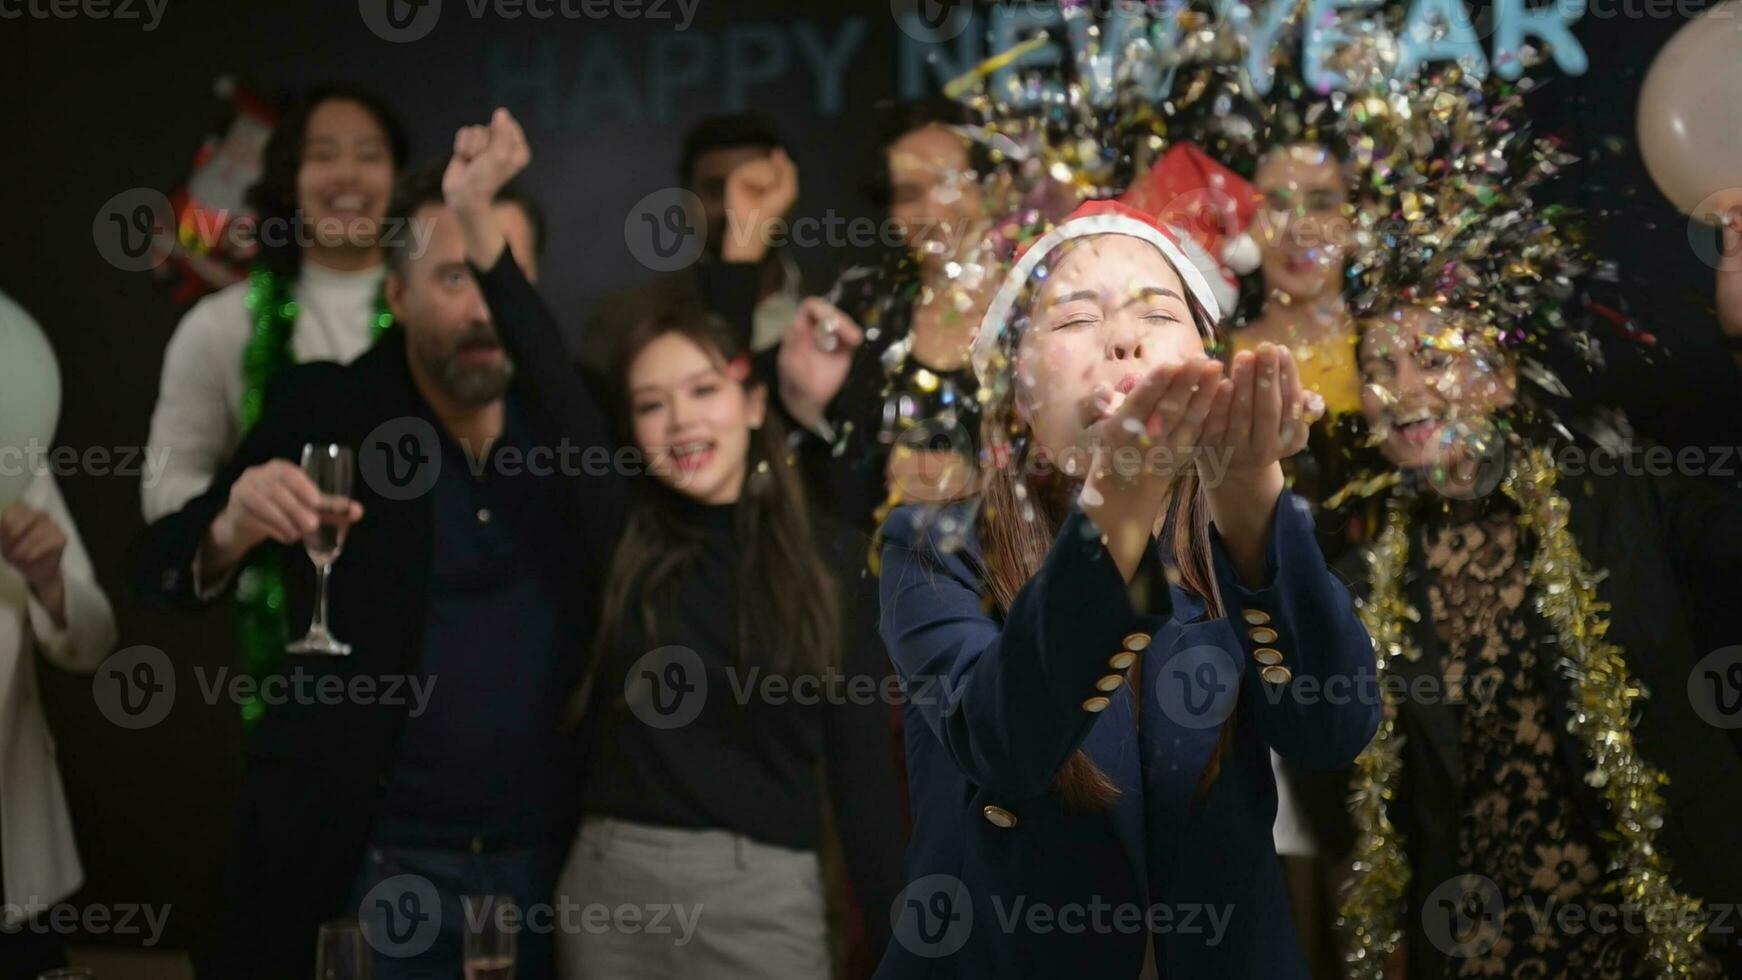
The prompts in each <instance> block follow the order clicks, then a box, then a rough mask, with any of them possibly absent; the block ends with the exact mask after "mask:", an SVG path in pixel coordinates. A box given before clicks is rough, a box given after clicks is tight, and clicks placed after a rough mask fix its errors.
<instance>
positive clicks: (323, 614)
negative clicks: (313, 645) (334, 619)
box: [309, 562, 333, 636]
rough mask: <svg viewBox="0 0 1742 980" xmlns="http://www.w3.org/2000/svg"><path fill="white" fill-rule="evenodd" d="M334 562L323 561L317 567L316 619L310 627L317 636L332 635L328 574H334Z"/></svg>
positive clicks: (310, 630) (311, 631)
mask: <svg viewBox="0 0 1742 980" xmlns="http://www.w3.org/2000/svg"><path fill="white" fill-rule="evenodd" d="M332 571H333V566H332V563H330V562H327V563H323V564H322V565H321V566H320V567H319V568H317V569H315V619H314V624H313V625H311V626H310V627H309V632H310V633H313V634H315V635H317V636H331V635H332V634H330V633H328V632H327V576H328V575H330V574H332Z"/></svg>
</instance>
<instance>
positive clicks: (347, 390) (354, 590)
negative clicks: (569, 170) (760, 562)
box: [138, 173, 621, 980]
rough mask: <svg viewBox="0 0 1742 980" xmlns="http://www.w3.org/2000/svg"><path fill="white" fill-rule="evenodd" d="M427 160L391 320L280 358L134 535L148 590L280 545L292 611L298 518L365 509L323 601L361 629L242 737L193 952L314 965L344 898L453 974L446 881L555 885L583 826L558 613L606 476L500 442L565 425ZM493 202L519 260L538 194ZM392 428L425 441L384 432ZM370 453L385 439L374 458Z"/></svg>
mask: <svg viewBox="0 0 1742 980" xmlns="http://www.w3.org/2000/svg"><path fill="white" fill-rule="evenodd" d="M439 177H440V174H439V173H428V174H420V175H413V176H411V177H408V178H407V179H406V180H405V181H404V182H403V183H402V184H401V185H400V187H399V188H398V190H397V193H396V199H395V203H394V205H393V210H392V212H391V213H392V214H393V215H395V216H398V217H400V218H402V219H404V220H405V221H407V222H415V223H416V226H417V227H419V229H420V231H421V230H425V229H426V230H427V231H428V238H427V241H424V242H421V243H420V244H422V245H423V248H422V249H421V251H418V252H416V253H415V254H414V252H413V250H412V249H411V248H408V247H403V246H405V245H409V244H411V243H409V242H407V243H396V244H398V245H400V246H401V247H395V248H392V249H390V250H389V252H388V257H389V270H388V277H387V289H386V296H387V300H388V303H389V305H390V306H391V308H392V311H393V314H394V318H395V322H396V325H395V326H394V327H392V328H390V329H389V330H388V331H387V332H386V333H385V334H384V335H383V336H382V338H381V340H380V341H379V343H377V344H376V346H375V347H374V348H373V349H372V350H370V351H369V352H367V353H365V354H364V355H363V356H362V357H361V358H359V359H358V360H357V361H355V362H354V363H352V364H351V365H348V366H340V365H336V364H330V363H315V364H308V365H301V366H298V367H295V368H292V369H290V370H289V371H287V372H286V373H285V374H284V375H283V376H282V377H281V378H280V379H279V380H278V381H277V382H275V384H274V386H273V388H272V389H271V390H270V391H269V394H268V401H267V405H266V409H265V411H264V412H263V414H262V417H261V419H260V422H259V424H258V425H257V426H256V427H255V428H254V429H253V430H252V431H251V432H250V434H249V435H248V437H247V438H246V439H245V440H244V441H243V443H242V444H241V446H240V447H239V448H238V450H237V452H236V453H235V455H234V457H233V458H232V460H231V461H230V462H229V463H228V464H227V465H226V467H225V469H224V470H223V471H221V472H220V473H219V475H218V476H217V478H216V479H215V480H214V482H213V483H212V485H211V487H210V488H209V489H208V490H207V491H206V492H205V493H203V494H202V495H200V496H199V497H196V498H195V499H194V500H192V501H191V502H189V503H188V504H187V505H186V506H184V507H183V508H182V509H181V510H180V511H179V512H177V513H174V514H171V515H169V516H167V517H165V518H163V519H162V520H160V521H158V522H156V523H155V524H153V525H152V526H151V527H150V528H149V529H148V531H147V532H146V535H145V538H144V540H143V541H142V545H141V549H140V553H139V563H140V564H139V569H138V577H139V588H140V590H141V592H142V593H143V596H144V598H145V599H146V600H147V601H148V602H150V603H152V604H155V605H160V606H182V607H196V608H197V607H201V606H204V605H207V604H209V603H210V602H212V601H213V600H215V599H217V598H219V597H220V596H221V595H223V594H224V593H225V592H227V591H229V590H230V587H231V583H232V581H233V578H234V573H235V571H236V570H237V569H238V568H239V567H241V566H242V564H243V563H244V562H245V560H246V559H247V558H248V557H249V556H250V555H252V554H255V553H257V552H259V551H262V550H264V549H279V550H281V551H282V553H283V560H284V563H285V565H284V567H285V569H286V580H287V581H286V584H287V592H288V593H289V600H288V602H287V606H288V613H289V615H290V616H291V617H292V622H296V623H303V622H307V621H308V620H309V613H310V606H311V603H310V601H309V596H310V593H311V591H312V590H311V588H310V583H311V582H312V581H313V579H314V577H315V573H314V567H313V566H312V565H311V564H310V563H309V561H308V560H307V557H306V555H305V554H304V550H303V547H302V542H303V538H304V535H305V534H309V533H312V532H313V531H314V529H315V528H316V527H318V526H319V523H320V522H321V521H323V520H325V521H329V522H330V521H341V522H345V523H348V524H352V523H354V526H351V527H350V528H349V530H348V532H347V537H346V538H345V540H344V551H343V555H342V557H341V558H340V559H339V560H338V561H337V562H335V563H334V564H333V566H332V573H331V594H330V601H329V603H328V605H329V609H330V612H329V617H330V619H329V621H330V624H331V631H332V633H333V634H334V635H335V636H337V637H339V638H340V639H342V640H343V641H346V642H348V643H349V644H350V646H351V652H350V654H349V655H346V656H327V655H318V654H299V653H291V654H287V656H286V658H285V662H284V665H283V667H282V670H281V676H280V677H279V680H282V681H284V682H285V684H284V686H282V687H280V688H279V689H280V690H283V691H287V692H290V695H289V696H288V697H287V698H286V699H285V702H284V703H282V704H276V705H274V706H273V708H272V710H270V711H269V712H267V714H266V715H265V717H264V718H263V719H262V720H261V722H260V724H259V726H258V727H257V728H256V729H255V730H254V731H253V732H252V733H251V736H250V738H249V741H248V744H247V753H248V758H247V765H246V770H245V773H244V776H243V785H242V789H241V797H240V801H239V810H238V816H237V819H236V822H235V830H234V836H233V838H232V840H231V842H230V847H229V852H228V855H227V857H226V859H225V862H224V872H223V874H224V884H223V892H222V894H223V896H224V897H223V901H222V903H221V906H222V909H223V912H222V913H221V915H222V920H221V923H220V928H219V936H218V948H217V949H216V950H215V951H214V952H213V953H212V955H211V956H210V958H209V959H205V960H203V961H202V963H201V975H202V976H210V977H221V978H224V980H235V978H253V977H268V978H280V977H286V976H308V975H309V974H310V973H311V972H312V969H313V963H312V960H313V958H314V950H315V940H316V933H317V929H318V927H319V925H320V924H321V923H323V922H325V921H327V920H329V919H334V918H338V917H341V916H343V917H347V918H350V919H352V920H353V921H356V920H358V919H359V918H360V919H361V921H362V925H363V928H364V932H365V936H366V938H367V939H368V940H369V943H370V944H371V946H372V947H373V948H374V950H375V951H376V956H375V976H377V977H388V978H391V977H404V976H419V977H424V976H436V975H443V976H455V977H457V976H458V975H459V973H458V971H459V962H460V955H461V936H462V934H463V932H464V930H465V928H466V922H467V917H466V910H465V909H464V908H463V907H462V904H461V897H462V896H466V895H506V896H509V897H511V898H512V899H513V900H514V901H515V902H516V903H518V904H520V905H522V906H523V907H524V906H531V905H534V904H542V903H547V902H548V901H549V897H550V895H549V892H550V886H551V884H552V881H553V879H554V875H555V871H556V868H557V857H556V856H557V854H558V853H560V852H559V850H558V847H559V842H560V841H562V840H564V839H566V837H567V836H568V835H569V833H570V830H571V828H572V826H573V822H574V819H575V814H576V808H575V805H574V803H573V801H572V794H571V793H570V791H569V789H568V784H569V780H568V778H567V776H568V774H569V772H570V771H571V770H572V766H571V765H569V764H567V763H565V762H563V761H561V760H562V759H563V758H564V755H563V747H564V745H565V742H564V741H563V739H562V738H561V737H560V732H561V726H560V720H561V712H562V708H563V697H562V693H561V692H563V691H564V690H566V689H567V687H568V686H570V685H571V684H572V683H573V681H574V679H575V678H576V677H578V676H579V673H580V664H581V661H580V658H579V657H578V656H577V653H576V651H575V637H577V636H584V635H586V634H587V633H588V632H590V630H591V628H592V625H593V617H592V614H591V610H590V607H589V606H588V605H587V604H586V603H582V602H575V601H574V597H575V596H577V595H590V594H593V593H595V592H596V583H597V582H598V581H600V579H601V578H602V572H603V566H604V563H605V559H606V558H607V557H608V550H607V547H608V540H609V539H608V532H607V531H606V530H603V529H611V530H614V529H615V528H616V526H617V525H618V523H619V522H620V518H619V516H618V515H619V514H620V512H621V507H620V501H618V500H616V499H614V498H612V497H611V495H610V494H611V487H609V486H605V487H597V488H595V493H594V494H593V495H592V496H591V499H590V500H589V504H588V507H587V508H586V509H585V510H581V509H579V508H575V507H573V506H572V499H573V498H572V497H571V496H570V495H568V494H567V493H565V492H564V491H563V485H562V484H561V483H559V482H558V481H556V480H549V479H539V478H538V477H537V474H535V473H534V472H532V471H531V470H530V469H529V468H526V467H515V466H509V465H507V462H506V461H507V459H508V458H509V457H510V455H511V454H512V455H518V456H519V457H520V458H525V456H526V454H527V452H528V450H529V448H530V447H533V446H539V445H554V444H555V438H554V435H553V433H552V432H551V431H550V430H549V427H548V426H546V425H545V424H544V423H543V421H542V419H540V418H539V417H537V416H535V415H533V414H532V413H530V412H529V411H528V407H527V404H526V402H525V400H524V396H523V393H522V392H521V390H520V387H521V386H520V385H519V383H518V382H516V381H515V380H514V375H515V368H516V366H515V365H514V364H513V363H512V361H510V360H509V358H508V357H507V356H506V355H505V354H504V352H503V350H502V346H501V344H500V343H499V342H498V341H497V339H496V335H495V330H494V328H493V326H492V323H491V311H490V310H489V308H488V307H487V306H486V304H485V302H484V299H483V296H482V294H481V293H480V291H479V289H478V285H477V283H476V282H475V281H474V280H473V278H472V276H471V273H470V272H469V270H468V268H467V266H466V261H465V254H464V249H463V247H462V244H461V239H460V235H459V231H458V228H457V226H456V224H455V222H454V220H453V219H452V217H451V216H450V215H449V214H448V212H447V210H446V208H445V207H444V206H443V204H442V199H441V190H440V181H439ZM492 201H493V203H492V204H491V205H489V206H490V207H491V208H492V213H493V214H495V215H496V217H497V220H498V221H499V222H500V224H501V226H502V227H503V228H504V229H505V230H506V231H505V236H506V238H507V239H508V240H509V241H510V242H511V243H512V251H513V254H514V255H515V258H516V260H517V261H519V262H521V263H525V264H526V266H527V269H528V273H529V274H536V268H535V267H534V265H533V262H534V261H535V245H534V243H535V242H536V241H537V240H538V238H539V237H540V236H539V234H538V231H537V229H538V227H539V222H538V217H537V212H536V210H535V209H534V208H533V207H532V206H531V204H530V203H529V202H527V201H526V200H525V199H523V198H520V197H518V196H517V195H514V194H512V192H504V194H502V195H500V196H498V197H496V198H493V199H492ZM390 432H392V433H398V434H396V435H392V436H389V435H387V433H390ZM419 433H421V435H419ZM567 434H568V435H570V436H571V437H572V438H574V439H576V440H580V441H581V444H583V445H596V444H604V443H605V442H606V441H607V436H606V434H605V433H604V432H603V431H602V430H601V431H599V432H594V433H586V432H569V433H567ZM405 435H410V436H411V438H412V439H413V441H414V442H416V443H417V449H416V454H417V455H418V456H420V457H421V459H419V460H415V461H413V460H407V459H405V458H402V456H400V455H397V454H398V453H401V452H403V449H402V448H401V443H402V442H403V441H404V440H403V436H405ZM308 443H315V444H325V443H335V444H339V445H342V446H348V447H355V448H356V452H357V460H358V463H359V469H360V471H361V473H360V476H359V478H358V479H357V481H356V484H357V485H356V487H355V490H354V495H353V498H352V500H351V501H350V502H349V505H348V509H336V508H332V507H329V506H326V505H327V504H329V503H330V501H327V500H324V499H323V497H322V494H321V492H320V491H319V490H318V489H317V488H316V486H315V484H314V483H313V482H312V481H311V480H310V478H309V477H308V476H307V475H305V474H304V473H303V471H302V470H301V469H299V468H298V466H297V464H296V463H295V462H293V461H294V460H296V459H297V458H298V457H299V455H300V453H301V450H302V447H303V446H304V445H305V444H308ZM370 454H376V455H377V457H378V458H380V457H381V456H382V455H383V454H385V456H386V458H387V463H388V468H387V470H386V472H385V473H383V472H382V471H381V469H380V468H373V469H372V465H373V464H372V462H371V460H370ZM406 462H411V466H412V468H411V470H410V472H409V475H408V474H407V473H406V471H405V469H404V464H405V463H406ZM499 464H500V465H499ZM395 473H397V474H398V476H399V477H400V478H404V479H399V480H398V481H397V482H396V477H395ZM426 481H427V482H426ZM333 690H339V691H341V692H343V693H342V694H341V695H340V696H338V697H336V698H335V697H331V696H328V695H325V694H320V693H319V692H330V691H333ZM299 691H300V692H304V694H302V695H299V694H297V693H296V692H299ZM307 692H315V694H314V695H313V696H305V695H307ZM429 923H433V925H427V926H426V924H429ZM519 971H520V975H521V976H523V977H550V976H552V975H553V965H552V961H551V956H550V942H549V939H548V936H541V935H539V934H536V933H532V932H528V933H527V934H525V935H524V936H523V937H522V939H521V943H520V964H519Z"/></svg>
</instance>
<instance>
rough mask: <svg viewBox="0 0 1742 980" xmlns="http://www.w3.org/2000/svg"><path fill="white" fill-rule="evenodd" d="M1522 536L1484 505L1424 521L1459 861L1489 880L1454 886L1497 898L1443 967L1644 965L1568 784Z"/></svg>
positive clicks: (1507, 973)
mask: <svg viewBox="0 0 1742 980" xmlns="http://www.w3.org/2000/svg"><path fill="white" fill-rule="evenodd" d="M1523 536H1524V532H1523V531H1522V530H1521V529H1520V528H1519V526H1518V524H1517V520H1516V516H1515V515H1513V514H1510V513H1491V514H1488V515H1485V516H1482V517H1480V518H1477V519H1475V520H1472V521H1469V522H1465V523H1459V522H1457V521H1450V522H1448V523H1445V524H1442V525H1439V526H1437V527H1432V528H1429V529H1428V531H1427V534H1426V537H1425V542H1424V545H1425V546H1424V550H1423V556H1424V558H1425V563H1426V569H1427V573H1428V576H1429V579H1428V601H1429V606H1430V613H1431V616H1432V622H1433V629H1434V635H1435V637H1436V639H1437V640H1438V641H1439V644H1440V648H1441V650H1442V658H1443V659H1442V667H1443V670H1444V674H1445V681H1446V690H1447V692H1448V694H1453V693H1454V692H1462V693H1463V695H1464V698H1465V700H1464V702H1463V703H1462V705H1461V708H1460V719H1459V729H1460V742H1461V747H1462V751H1463V768H1464V777H1465V783H1464V787H1465V788H1464V798H1463V799H1462V800H1461V801H1460V807H1461V813H1460V817H1459V829H1458V843H1457V847H1458V862H1459V866H1460V867H1461V868H1462V869H1463V870H1464V871H1465V872H1466V873H1467V874H1469V875H1479V876H1482V877H1485V878H1487V879H1488V880H1489V881H1491V882H1492V883H1493V886H1488V885H1486V884H1485V883H1481V882H1480V879H1479V878H1469V879H1466V882H1467V884H1465V885H1464V886H1463V888H1462V889H1460V890H1461V891H1462V892H1463V893H1464V896H1465V898H1466V899H1468V898H1469V896H1471V895H1472V894H1476V888H1481V889H1484V890H1485V891H1486V894H1487V895H1489V896H1492V895H1493V894H1494V891H1495V888H1496V887H1497V890H1498V895H1499V898H1500V901H1499V902H1493V901H1492V900H1491V899H1490V901H1489V907H1483V908H1480V911H1478V912H1477V913H1476V920H1477V921H1479V922H1480V928H1482V929H1484V930H1486V932H1485V934H1478V933H1475V932H1474V931H1472V932H1471V933H1468V934H1467V935H1468V936H1469V937H1470V941H1469V942H1468V944H1467V945H1466V946H1465V947H1463V951H1466V952H1469V953H1470V954H1471V955H1468V956H1464V957H1459V956H1449V957H1447V959H1446V960H1445V962H1446V975H1447V976H1448V977H1505V978H1513V977H1517V978H1537V977H1545V978H1546V977H1577V978H1580V980H1586V978H1590V980H1599V978H1623V977H1644V976H1649V975H1650V974H1649V972H1648V970H1647V969H1646V967H1645V964H1644V963H1643V962H1642V960H1641V957H1640V956H1639V953H1638V946H1637V943H1636V942H1635V937H1633V936H1630V935H1629V934H1628V932H1629V930H1628V928H1627V926H1626V919H1625V918H1624V917H1623V916H1622V913H1621V910H1620V909H1618V908H1617V903H1618V902H1619V898H1618V896H1617V895H1616V893H1614V892H1612V891H1609V890H1608V887H1607V886H1608V885H1609V884H1610V881H1609V878H1610V876H1609V875H1608V874H1607V873H1606V872H1605V870H1604V868H1605V865H1606V863H1607V856H1606V854H1605V847H1604V845H1603V842H1602V841H1601V839H1600V838H1598V836H1597V834H1596V833H1595V831H1594V829H1593V827H1594V822H1593V820H1592V819H1591V815H1590V814H1587V813H1585V812H1583V810H1582V809H1581V807H1582V806H1583V805H1585V804H1584V798H1583V797H1581V796H1580V795H1579V794H1578V793H1576V792H1575V790H1576V789H1577V785H1578V784H1577V782H1576V781H1577V780H1578V779H1580V778H1581V776H1582V772H1575V771H1571V770H1570V769H1569V768H1568V767H1567V766H1566V765H1565V763H1564V761H1563V760H1564V756H1563V755H1561V754H1560V752H1559V750H1558V748H1557V745H1558V743H1559V742H1560V740H1561V739H1563V738H1566V737H1568V736H1567V735H1566V734H1565V733H1564V732H1562V731H1560V730H1558V728H1557V727H1556V724H1555V721H1554V711H1553V707H1554V706H1553V705H1552V704H1551V703H1550V701H1549V698H1550V697H1551V696H1552V695H1551V693H1550V692H1549V691H1548V690H1547V689H1546V687H1545V684H1544V677H1545V676H1546V671H1547V670H1552V669H1554V665H1553V664H1551V663H1544V662H1543V660H1542V658H1545V657H1553V656H1554V649H1553V647H1552V645H1545V644H1542V643H1540V642H1539V639H1538V638H1539V637H1540V636H1541V632H1540V631H1539V630H1533V629H1532V626H1533V617H1534V615H1535V614H1534V612H1533V611H1532V609H1531V603H1530V601H1529V591H1530V579H1529V574H1528V569H1527V566H1526V564H1525V562H1526V560H1527V559H1528V551H1526V550H1525V548H1526V546H1525V545H1524V544H1522V543H1521V539H1522V538H1523ZM1470 882H1474V883H1476V885H1475V887H1474V888H1473V887H1472V885H1471V884H1469V883H1470ZM1478 901H1480V900H1478ZM1468 904H1469V902H1468V901H1466V905H1468ZM1496 905H1497V906H1500V907H1492V906H1496ZM1599 909H1600V910H1601V911H1600V912H1599V911H1598V910H1599ZM1605 916H1606V917H1607V918H1606V919H1605V918H1604V917H1605ZM1600 925H1601V926H1604V927H1606V928H1603V929H1599V928H1598V927H1599V926H1600ZM1634 931H1637V928H1636V929H1635V930H1634ZM1460 941H1462V937H1460Z"/></svg>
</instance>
